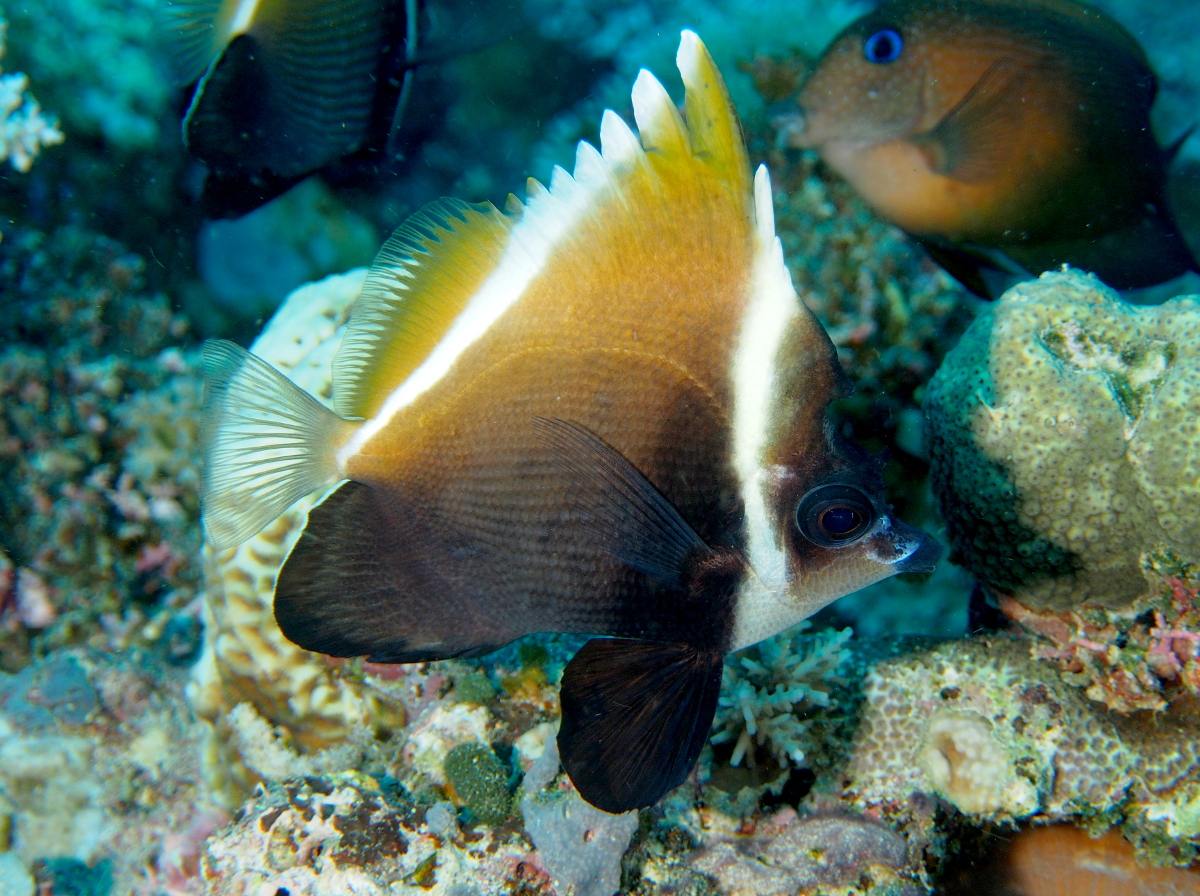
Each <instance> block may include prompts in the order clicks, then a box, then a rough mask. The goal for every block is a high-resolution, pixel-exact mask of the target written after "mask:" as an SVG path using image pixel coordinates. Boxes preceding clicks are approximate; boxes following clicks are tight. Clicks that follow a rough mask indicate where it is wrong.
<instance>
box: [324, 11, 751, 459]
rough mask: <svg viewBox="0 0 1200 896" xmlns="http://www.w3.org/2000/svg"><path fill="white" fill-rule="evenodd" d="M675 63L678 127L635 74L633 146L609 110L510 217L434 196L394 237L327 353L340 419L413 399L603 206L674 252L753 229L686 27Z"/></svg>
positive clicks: (736, 153)
mask: <svg viewBox="0 0 1200 896" xmlns="http://www.w3.org/2000/svg"><path fill="white" fill-rule="evenodd" d="M678 62H679V67H680V72H681V73H682V75H683V81H684V85H685V87H686V95H685V106H686V124H685V118H684V117H682V116H680V114H679V110H678V109H677V108H676V106H675V104H674V103H673V102H672V101H671V99H670V97H669V96H668V95H667V92H666V90H665V89H664V88H663V87H662V85H661V84H660V83H659V82H658V81H657V80H655V79H654V76H653V75H651V74H650V73H649V72H645V71H643V72H642V73H641V74H640V75H639V76H638V79H637V82H636V84H635V86H634V89H633V105H634V112H635V116H636V120H637V124H638V129H639V131H640V139H639V136H638V135H635V134H634V132H633V131H632V130H631V129H630V127H629V125H628V124H626V123H625V122H624V121H623V120H622V119H621V117H620V116H619V115H617V114H616V113H615V112H612V111H611V110H609V111H606V112H605V113H604V116H603V118H602V120H601V125H600V146H601V148H600V150H597V149H596V148H595V147H594V146H592V145H590V144H588V143H586V142H581V143H580V144H579V147H578V150H577V153H576V158H575V170H574V174H573V175H572V174H570V173H568V172H567V171H565V170H564V169H562V168H555V169H554V172H553V175H552V177H551V179H550V184H549V187H546V186H543V185H542V184H541V183H539V182H538V181H536V180H533V179H532V178H531V179H530V180H529V181H528V184H527V188H526V199H525V202H524V203H522V202H520V201H519V200H517V199H516V198H515V197H511V196H510V197H509V200H508V202H507V203H506V205H505V208H506V211H507V212H508V214H502V213H501V212H499V211H498V210H497V209H495V208H494V207H493V206H491V205H479V206H471V205H468V204H466V203H464V202H461V201H458V200H441V201H440V202H438V203H434V204H432V205H431V206H427V207H426V208H425V209H423V210H422V211H421V212H418V213H417V215H415V216H413V217H412V218H410V219H409V220H408V221H407V222H406V223H405V224H404V225H403V226H401V227H400V229H399V230H397V232H396V233H395V235H394V236H392V238H391V239H390V240H389V241H388V242H387V244H386V245H385V246H384V247H383V249H382V250H381V251H380V253H379V255H378V256H377V257H376V259H375V263H374V264H373V265H372V267H371V271H370V273H369V274H368V276H367V282H366V285H365V286H364V287H363V293H362V297H361V298H360V299H359V302H358V305H356V306H355V309H354V313H353V317H352V319H351V321H350V324H349V326H348V328H347V331H346V336H345V339H344V341H343V343H342V347H341V349H340V350H339V352H338V355H337V358H336V359H335V363H334V401H335V405H336V407H337V410H338V412H339V413H340V414H342V415H343V416H345V417H362V418H373V417H375V416H376V415H377V414H379V415H380V421H383V420H386V419H388V418H390V415H391V414H392V413H394V411H395V410H396V409H397V408H399V407H404V406H406V405H407V403H409V402H411V401H412V400H415V397H416V396H417V395H419V394H421V392H423V391H424V390H425V389H427V388H429V387H430V386H431V385H432V384H433V383H435V382H437V381H438V379H439V378H440V377H441V376H443V375H444V374H445V372H446V371H447V370H449V368H450V367H451V366H452V365H453V364H454V363H455V361H456V359H457V358H458V357H459V355H460V354H461V353H462V352H463V351H464V350H465V348H466V346H468V345H470V344H471V343H472V341H473V340H475V339H478V338H479V337H480V336H481V335H482V334H483V333H484V332H486V330H487V329H488V327H490V325H491V323H492V322H494V321H495V320H497V319H498V318H499V317H500V316H501V315H502V314H504V313H505V311H506V310H507V309H508V308H509V307H511V306H512V305H513V304H514V303H516V302H518V301H519V299H520V297H521V295H522V294H523V292H524V290H525V289H526V287H527V286H528V284H529V283H530V282H532V281H533V279H534V278H536V277H538V276H539V275H540V274H542V273H544V272H545V270H546V268H547V267H548V266H553V265H554V264H555V262H556V259H557V256H556V253H557V252H558V251H559V250H560V249H562V250H563V251H564V252H567V253H570V252H575V251H580V250H579V246H580V243H579V242H578V241H574V240H573V239H572V237H574V236H577V235H579V233H580V232H581V230H583V229H587V228H591V229H592V231H593V233H595V232H596V228H599V229H600V230H603V229H604V227H605V226H606V223H605V222H606V221H610V220H611V219H608V218H606V217H605V216H606V215H607V214H609V213H610V212H611V211H612V210H613V204H615V205H616V206H618V207H621V208H623V209H624V212H623V214H624V215H625V216H626V219H627V220H637V221H639V222H641V223H642V224H643V225H644V232H645V233H648V234H650V233H652V234H654V237H653V245H654V248H655V249H658V248H662V247H664V246H665V243H664V242H663V241H668V242H669V241H671V240H676V241H680V246H679V251H680V252H681V253H684V254H686V252H687V251H689V248H688V247H690V246H692V245H693V243H692V242H691V237H690V236H689V234H688V229H687V228H680V227H679V226H678V222H679V221H681V220H686V221H696V222H697V226H698V227H707V228H711V229H714V230H716V231H719V232H724V233H729V232H734V231H745V232H746V233H747V234H750V233H752V229H753V226H754V221H755V207H754V202H755V198H754V190H753V188H752V185H751V173H750V168H749V162H748V159H747V155H746V149H745V146H744V145H743V143H742V135H741V128H740V125H739V124H738V120H737V115H736V113H735V112H734V110H733V106H732V104H731V102H730V100H729V94H728V93H727V91H726V90H725V84H724V82H723V81H722V80H721V75H720V73H719V72H718V71H717V68H716V65H715V64H714V63H713V61H712V57H711V56H710V55H709V53H708V50H707V49H706V48H705V47H704V44H703V43H701V41H700V39H699V38H698V37H696V35H695V34H693V33H692V32H690V31H685V32H683V36H682V39H681V42H680V47H679V54H678ZM768 198H769V191H768ZM768 211H769V210H768ZM586 244H587V240H586V239H584V241H583V245H586ZM572 247H573V248H572ZM643 248H644V247H643ZM377 425H383V424H382V422H380V423H378V424H375V425H371V426H367V427H366V428H364V430H363V432H362V434H361V441H365V440H366V439H367V438H369V437H370V436H371V434H372V433H373V432H374V431H375V426H377ZM355 444H357V443H355ZM351 447H354V446H351Z"/></svg>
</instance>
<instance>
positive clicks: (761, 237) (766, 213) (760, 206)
mask: <svg viewBox="0 0 1200 896" xmlns="http://www.w3.org/2000/svg"><path fill="white" fill-rule="evenodd" d="M754 223H755V225H756V226H757V228H758V241H759V243H760V244H761V245H764V246H765V245H766V244H767V243H769V242H770V241H771V240H773V239H775V201H774V198H773V197H772V196H771V175H770V173H769V172H768V171H767V166H766V165H759V166H758V170H757V171H755V172H754ZM780 251H781V252H782V247H781V249H780Z"/></svg>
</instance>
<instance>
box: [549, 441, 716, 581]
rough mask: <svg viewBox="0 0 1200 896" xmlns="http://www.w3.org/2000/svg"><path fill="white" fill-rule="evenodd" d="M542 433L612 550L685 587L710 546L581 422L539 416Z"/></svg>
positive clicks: (591, 525) (593, 529)
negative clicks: (696, 562) (698, 559)
mask: <svg viewBox="0 0 1200 896" xmlns="http://www.w3.org/2000/svg"><path fill="white" fill-rule="evenodd" d="M533 425H534V429H536V430H537V434H538V436H539V437H540V438H541V440H542V442H543V443H545V445H546V446H547V447H549V448H550V450H551V452H552V453H553V456H554V459H555V462H556V463H557V464H558V466H559V467H560V469H561V470H562V472H563V473H564V474H566V475H567V476H568V478H569V479H570V482H571V484H572V486H573V488H574V493H573V497H574V503H575V504H576V506H577V507H578V509H579V510H581V511H582V512H583V513H585V514H586V515H587V517H588V520H587V527H588V530H589V532H590V533H591V534H592V535H593V536H594V537H595V539H596V541H597V542H598V544H599V545H600V547H602V548H603V549H604V550H605V551H606V552H607V553H608V554H610V555H611V556H613V557H616V558H617V559H618V560H620V561H621V562H622V563H625V564H627V565H629V566H631V567H633V568H634V569H636V570H638V571H639V572H641V573H644V574H645V575H647V576H649V577H650V578H652V579H654V580H655V581H656V582H659V583H660V584H663V585H666V586H667V587H670V588H683V587H685V586H686V584H687V580H688V574H689V571H690V570H691V569H692V568H693V565H694V563H695V561H696V559H697V557H699V556H705V555H708V554H710V553H711V549H710V548H709V547H708V545H706V544H705V543H704V541H703V539H701V538H700V536H699V535H697V534H696V531H695V530H694V529H693V528H692V527H691V526H689V525H688V523H687V521H686V520H684V518H683V517H682V516H680V514H679V511H678V510H677V509H676V508H675V506H674V505H673V504H672V503H671V502H670V501H668V500H667V499H666V498H665V497H663V495H662V493H661V492H659V491H658V489H656V488H655V487H654V486H653V484H651V482H650V481H649V480H648V479H647V478H646V477H645V476H643V475H642V473H641V471H640V470H638V469H637V467H635V466H634V465H633V464H631V463H630V462H629V461H628V460H626V459H625V458H624V457H623V456H622V455H621V454H620V452H618V451H617V450H615V449H614V448H612V447H610V446H609V445H606V444H605V443H604V442H603V441H601V440H600V439H598V438H597V437H596V436H594V435H592V434H591V433H590V432H588V431H587V430H586V429H584V428H583V427H582V426H579V425H577V424H575V423H571V422H570V421H567V420H552V419H549V418H546V417H536V418H534V421H533Z"/></svg>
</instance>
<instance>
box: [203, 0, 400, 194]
mask: <svg viewBox="0 0 1200 896" xmlns="http://www.w3.org/2000/svg"><path fill="white" fill-rule="evenodd" d="M243 7H244V8H245V10H246V11H244V9H243ZM390 15H391V13H390V5H389V4H387V3H380V2H378V0H336V2H330V0H286V2H285V0H261V2H259V3H257V4H255V5H253V6H252V7H251V6H250V5H249V4H244V5H240V6H238V7H237V9H236V11H235V13H234V15H233V16H232V17H231V18H230V17H225V18H229V20H228V21H224V20H222V18H221V17H219V19H218V25H217V27H218V29H219V32H220V36H221V38H222V40H223V42H224V43H225V44H226V46H225V47H224V50H223V52H221V53H220V54H219V55H218V56H217V57H216V58H215V59H214V60H213V62H212V64H211V65H209V67H208V69H207V70H206V71H205V73H204V76H203V78H202V79H201V81H200V84H199V85H198V86H197V88H196V93H195V95H194V97H193V100H192V105H191V108H190V109H188V113H187V117H186V119H185V120H184V142H185V143H186V144H187V146H188V149H189V150H190V151H191V152H192V154H193V155H195V156H196V157H197V158H199V159H200V160H201V161H203V162H205V163H206V164H208V165H209V166H210V167H219V168H232V169H236V170H240V171H247V172H253V171H258V170H262V169H267V170H270V171H272V172H274V173H275V174H278V175H281V176H283V177H287V176H291V175H299V174H304V173H307V172H310V171H314V170H316V169H318V168H321V167H323V166H324V165H327V164H329V163H330V162H332V161H333V160H335V159H337V158H340V157H341V156H343V155H347V154H349V153H352V152H354V151H355V150H357V149H358V148H359V147H360V146H361V145H362V143H363V140H364V138H365V136H366V132H367V126H368V124H369V122H370V119H371V113H372V107H373V103H374V100H375V93H376V89H377V86H378V84H377V78H376V69H377V68H378V66H379V65H380V63H381V61H382V60H383V58H384V51H385V48H386V43H387V39H388V23H389V16H390Z"/></svg>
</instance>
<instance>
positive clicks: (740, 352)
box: [733, 165, 800, 649]
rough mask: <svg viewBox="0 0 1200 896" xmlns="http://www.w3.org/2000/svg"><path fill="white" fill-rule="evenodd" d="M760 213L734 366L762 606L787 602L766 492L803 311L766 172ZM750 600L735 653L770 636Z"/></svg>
mask: <svg viewBox="0 0 1200 896" xmlns="http://www.w3.org/2000/svg"><path fill="white" fill-rule="evenodd" d="M754 208H755V219H756V233H757V236H758V240H757V242H758V246H757V252H756V257H755V260H754V270H753V273H752V275H751V281H750V296H749V300H748V301H747V304H746V314H745V316H744V317H743V319H742V331H741V333H740V334H739V336H738V343H737V348H736V350H735V351H736V354H735V355H734V359H733V465H734V469H735V470H736V472H737V475H738V480H739V482H740V483H741V494H742V501H743V503H744V505H745V512H746V559H747V560H748V561H749V563H750V567H751V568H752V569H753V570H754V573H755V575H754V576H752V577H748V578H749V579H753V582H752V583H751V584H752V585H753V591H754V594H753V595H752V596H751V595H749V594H747V595H746V597H747V598H748V599H750V600H753V601H755V602H762V601H764V600H779V601H780V602H781V603H782V602H783V601H785V600H786V598H785V597H784V588H785V584H786V581H787V558H786V555H785V554H784V549H783V544H782V541H781V533H779V532H778V531H777V529H776V525H775V521H774V520H773V519H772V515H771V513H770V511H769V509H768V507H767V503H766V495H765V493H764V487H765V486H766V485H767V484H768V483H767V482H765V481H764V479H765V477H767V476H769V475H770V471H769V470H768V469H766V468H765V467H764V464H763V460H764V451H765V449H766V447H767V438H768V435H769V433H770V426H771V416H772V409H773V404H774V400H775V370H776V356H777V355H778V353H779V348H780V345H781V343H782V341H783V338H784V335H785V333H786V332H787V329H788V327H789V325H790V324H791V322H792V321H793V320H794V319H795V317H796V315H797V314H799V312H800V299H799V297H798V296H797V295H796V290H795V288H794V287H793V286H792V277H791V274H790V273H789V272H788V269H787V266H786V265H785V264H784V261H783V246H782V244H781V243H780V242H779V238H778V237H777V236H776V235H775V214H774V209H773V207H772V198H771V178H770V175H769V174H768V173H767V169H766V166H765V165H760V166H759V168H758V171H756V172H755V174H754ZM742 596H743V595H740V594H739V601H738V604H739V609H738V613H737V618H736V620H735V628H734V636H733V649H737V648H739V647H745V646H747V645H749V644H754V643H756V642H757V641H759V640H761V639H762V638H763V637H766V635H759V634H757V633H756V632H752V631H750V630H749V628H748V620H749V619H750V618H753V619H754V620H755V624H754V625H753V626H751V627H753V628H758V627H759V625H758V620H759V619H760V617H761V614H760V613H759V612H757V611H756V612H753V613H749V614H747V613H746V612H743V611H744V610H746V609H748V608H746V607H743V606H742V604H743V601H742V600H741V598H742ZM755 609H756V610H758V609H761V608H755ZM780 609H781V610H782V607H781V608H780ZM768 615H770V616H773V615H775V614H768ZM794 621H796V620H793V622H794ZM789 624H790V623H789ZM783 627H784V626H780V628H779V629H776V631H778V630H780V629H782V628H783ZM773 633H774V632H768V633H767V634H768V635H769V634H773ZM747 638H749V640H747Z"/></svg>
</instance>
